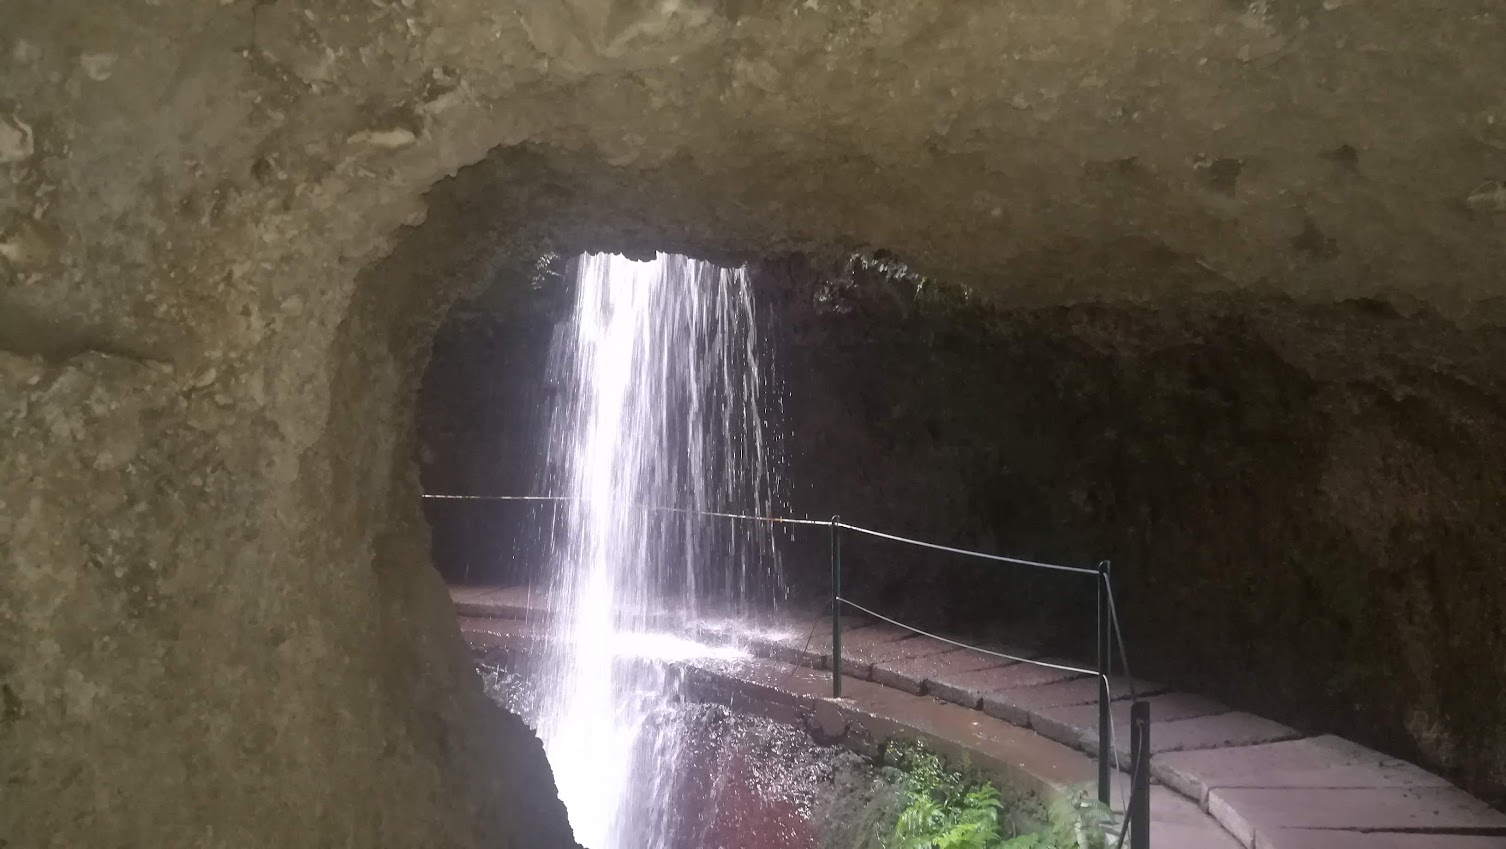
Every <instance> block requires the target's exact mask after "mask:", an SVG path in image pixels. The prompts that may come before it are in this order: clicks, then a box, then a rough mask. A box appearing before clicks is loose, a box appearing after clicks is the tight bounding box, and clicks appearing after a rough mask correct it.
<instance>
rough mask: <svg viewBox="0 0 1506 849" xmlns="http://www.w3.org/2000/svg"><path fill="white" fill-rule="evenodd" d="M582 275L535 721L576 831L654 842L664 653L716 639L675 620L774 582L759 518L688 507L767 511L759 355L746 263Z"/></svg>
mask: <svg viewBox="0 0 1506 849" xmlns="http://www.w3.org/2000/svg"><path fill="white" fill-rule="evenodd" d="M574 267H575V274H574V280H573V282H574V286H575V292H576V294H575V307H574V311H573V313H572V315H571V318H570V320H569V321H568V322H566V323H564V324H562V325H561V327H560V329H559V331H558V333H557V335H556V337H555V341H554V347H553V350H552V352H551V362H550V375H549V378H550V382H551V384H552V385H553V386H554V388H555V390H556V394H555V396H554V397H555V401H554V406H553V410H552V412H551V418H550V426H549V442H548V446H547V450H546V452H545V469H544V478H545V487H546V491H547V492H549V493H551V494H556V495H563V496H568V497H570V498H571V499H573V500H570V501H567V502H563V503H562V504H561V507H560V509H559V510H558V511H557V512H556V526H555V527H554V529H553V532H552V537H551V541H550V545H551V552H550V555H549V564H548V568H549V574H550V580H549V594H550V595H549V599H550V602H549V604H550V607H551V608H553V609H554V610H555V611H556V612H555V614H554V616H553V617H552V618H551V619H550V628H549V631H550V636H551V639H550V640H549V642H548V645H547V648H546V653H545V657H544V663H543V664H541V671H542V678H541V680H540V682H539V683H540V691H539V694H538V698H539V705H538V714H537V717H538V718H537V722H538V726H539V733H540V736H541V737H542V738H543V740H544V747H545V750H546V751H547V753H548V756H549V761H550V763H551V765H552V766H553V767H554V771H555V778H556V781H557V782H558V784H559V789H560V795H561V797H562V798H563V800H564V802H565V806H566V808H567V809H568V811H569V814H570V821H571V825H572V826H573V827H574V829H575V833H576V839H577V840H578V841H579V842H580V843H581V844H582V845H583V846H585V847H586V849H663V847H666V845H667V843H666V841H667V840H668V838H667V834H668V833H669V831H670V830H671V829H670V824H669V823H668V822H667V820H666V817H667V816H668V814H669V812H668V811H660V810H655V808H656V807H659V808H662V807H664V805H663V804H662V802H663V800H664V799H666V798H669V793H670V790H671V788H672V785H673V782H674V781H675V780H676V777H675V776H674V775H673V774H671V773H672V772H673V770H672V765H673V764H675V763H678V762H680V760H681V758H679V757H678V756H677V752H676V751H675V747H676V745H677V740H676V735H675V734H674V723H672V722H667V721H665V716H666V715H667V714H668V708H669V706H670V705H671V704H672V703H673V702H674V700H675V695H676V694H675V692H674V683H673V680H672V678H671V677H670V675H669V673H668V672H667V671H666V666H665V662H664V661H667V660H673V659H676V658H677V657H684V656H693V655H700V654H706V653H711V652H713V651H715V650H713V649H709V648H706V647H703V646H701V645H700V644H698V643H697V642H695V641H694V639H693V636H694V634H692V633H687V631H686V627H685V626H686V625H687V623H694V622H697V621H700V620H702V619H703V617H705V616H706V615H708V614H710V613H713V612H716V613H721V612H730V613H736V612H738V611H741V610H744V609H745V608H746V607H747V606H749V605H755V604H756V605H757V606H759V607H767V606H768V605H769V604H770V603H771V602H775V601H777V600H778V599H779V597H780V595H781V594H782V589H781V584H780V580H779V574H778V569H777V562H776V557H775V551H774V540H773V535H772V531H771V529H770V526H769V525H766V524H764V523H758V522H748V521H739V520H731V519H725V518H718V517H705V516H697V515H693V513H694V512H697V511H699V512H706V511H710V512H736V513H747V514H757V515H764V516H767V515H771V514H772V510H773V507H774V501H775V497H774V490H775V485H774V483H775V477H774V475H773V472H772V469H771V465H772V463H771V459H770V454H771V446H770V440H769V438H768V436H767V434H766V433H765V427H764V425H765V421H766V419H767V418H768V416H769V410H770V409H771V407H770V404H771V401H772V394H771V392H770V391H769V388H768V386H767V385H766V380H767V374H766V373H767V371H768V367H767V364H768V362H769V358H768V357H767V356H766V355H765V354H764V353H763V352H762V351H760V349H759V344H758V339H759V333H758V324H759V322H758V312H757V310H756V309H755V304H754V300H753V292H752V290H751V287H750V286H749V283H748V278H747V275H746V273H745V272H743V271H742V270H740V269H739V270H731V269H724V268H718V267H716V266H712V265H709V264H707V263H703V262H699V261H695V260H690V259H686V258H685V257H680V256H672V255H665V254H660V255H658V257H657V258H656V259H654V260H651V261H648V262H635V261H631V260H628V259H624V258H622V257H620V256H613V255H605V254H590V255H585V256H582V257H580V258H579V259H578V260H577V261H576V262H575V263H574ZM664 508H670V509H664ZM682 511H686V512H682ZM720 651H729V650H727V649H721V650H720ZM645 789H647V790H649V791H650V792H647V793H645V792H643V791H644V790H645ZM661 791H662V792H661ZM656 800H658V802H659V803H660V804H658V805H657V806H656V804H655V802H656Z"/></svg>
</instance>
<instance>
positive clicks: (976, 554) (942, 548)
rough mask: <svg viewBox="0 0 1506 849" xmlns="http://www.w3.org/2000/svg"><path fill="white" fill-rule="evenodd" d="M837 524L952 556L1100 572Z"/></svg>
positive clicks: (1083, 571) (1074, 570) (1085, 572)
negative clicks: (958, 555)
mask: <svg viewBox="0 0 1506 849" xmlns="http://www.w3.org/2000/svg"><path fill="white" fill-rule="evenodd" d="M836 524H837V526H838V527H841V528H846V529H847V530H849V531H857V532H858V533H860V534H867V535H869V536H873V537H879V538H880V539H888V540H894V541H895V542H903V543H908V544H910V545H918V546H921V547H922V548H933V549H936V550H937V551H945V552H948V553H950V554H961V555H965V556H967V557H981V558H983V559H984V560H996V561H998V562H1000V563H1013V564H1015V565H1017V566H1034V567H1036V568H1038V569H1054V570H1056V571H1058V572H1075V573H1078V574H1081V575H1096V574H1098V570H1096V569H1084V568H1083V567H1081V566H1060V565H1058V564H1055V563H1042V562H1040V561H1038V560H1021V559H1020V558H1018V557H1005V556H1004V555H1002V554H986V553H984V552H981V551H970V550H968V549H965V548H953V547H952V546H949V545H940V544H938V543H934V542H926V541H924V540H918V539H911V538H910V537H902V536H895V535H894V534H886V533H884V532H882V531H875V530H873V529H871V528H863V527H859V526H857V525H849V524H847V523H846V522H837V523H836Z"/></svg>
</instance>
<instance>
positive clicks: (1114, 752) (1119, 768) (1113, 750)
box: [813, 596, 1133, 810]
mask: <svg viewBox="0 0 1506 849" xmlns="http://www.w3.org/2000/svg"><path fill="white" fill-rule="evenodd" d="M837 601H839V602H841V603H842V604H845V605H847V606H848V607H851V608H853V609H854V610H861V611H862V612H864V613H866V614H868V615H869V616H872V617H874V618H875V619H881V620H883V621H885V622H888V623H889V624H890V625H894V626H896V627H899V628H904V629H905V630H906V631H911V632H913V633H916V634H919V635H921V636H923V637H930V638H931V639H933V640H937V641H939V642H943V643H946V644H947V645H951V646H956V647H957V648H960V649H967V650H969V651H975V652H978V653H979V654H986V655H989V656H990V657H998V658H1003V659H1004V660H1010V661H1014V662H1016V663H1028V664H1030V665H1032V666H1044V667H1046V668H1047V669H1056V670H1060V671H1062V672H1076V673H1078V674H1081V675H1090V676H1092V677H1094V678H1098V679H1101V680H1102V681H1103V686H1104V690H1106V691H1107V692H1108V696H1109V703H1110V704H1112V703H1113V701H1114V686H1113V684H1112V683H1110V681H1109V676H1108V675H1107V674H1106V673H1103V672H1098V671H1096V670H1093V669H1083V668H1081V667H1077V666H1066V665H1064V664H1059V663H1048V662H1047V661H1044V660H1031V659H1030V658H1025V657H1017V656H1015V655H1012V654H1005V653H1004V652H996V651H990V650H989V649H985V648H979V647H978V646H974V645H968V644H967V643H960V642H957V641H956V640H949V639H947V638H946V637H942V636H938V635H936V634H932V633H930V632H929V631H922V630H921V629H919V628H916V627H915V626H914V625H906V624H905V623H903V622H900V621H899V620H897V619H890V618H889V617H887V616H885V615H883V614H882V613H878V612H875V611H872V610H869V609H868V608H866V607H863V606H862V605H860V604H858V603H856V602H854V601H851V600H849V599H846V598H842V597H840V596H839V597H838V598H837ZM813 633H814V631H813ZM1126 674H1128V673H1126ZM1131 686H1133V685H1131ZM1114 737H1115V734H1114V723H1113V722H1110V723H1109V755H1110V756H1111V757H1112V758H1113V759H1114V771H1115V772H1123V771H1124V764H1122V763H1121V762H1120V761H1119V747H1118V745H1117V743H1116V741H1115V739H1114ZM1124 806H1125V809H1126V810H1128V809H1129V799H1128V798H1125V799H1124Z"/></svg>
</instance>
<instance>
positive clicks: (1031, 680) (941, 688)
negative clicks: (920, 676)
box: [926, 659, 1081, 708]
mask: <svg viewBox="0 0 1506 849" xmlns="http://www.w3.org/2000/svg"><path fill="white" fill-rule="evenodd" d="M1050 662H1051V663H1061V664H1064V665H1066V664H1067V661H1059V660H1055V659H1053V660H1051V661H1050ZM1078 677H1081V675H1080V673H1077V672H1067V671H1064V670H1060V669H1052V668H1050V667H1046V666H1036V665H1035V664H1032V663H1009V664H1006V665H1004V666H997V667H994V668H992V669H982V670H979V671H977V672H959V673H948V674H945V675H937V676H936V677H935V678H931V679H928V680H927V682H926V690H927V692H929V693H930V694H931V695H933V696H935V697H936V698H938V699H942V700H944V701H948V702H952V703H953V704H959V705H962V706H963V707H969V708H977V707H978V706H979V705H980V704H982V702H983V697H984V696H985V695H987V694H988V693H990V692H994V691H997V690H1010V689H1014V688H1017V687H1030V686H1034V685H1037V684H1055V683H1057V682H1059V681H1070V680H1071V679H1073V678H1078Z"/></svg>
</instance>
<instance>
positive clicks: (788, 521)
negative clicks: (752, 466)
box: [423, 493, 831, 525]
mask: <svg viewBox="0 0 1506 849" xmlns="http://www.w3.org/2000/svg"><path fill="white" fill-rule="evenodd" d="M423 497H424V498H432V499H438V500H448V501H590V500H591V499H589V498H579V497H577V496H573V495H431V494H429V493H424V495H423ZM630 506H636V507H638V508H639V509H640V510H652V511H654V512H656V513H680V514H683V515H686V516H713V517H716V518H718V519H741V520H744V521H750V522H769V523H777V524H785V525H830V524H831V522H829V521H826V520H825V519H793V518H789V517H785V516H754V515H750V514H747V513H719V512H716V511H712V510H691V509H689V508H685V507H662V506H659V505H657V504H637V505H630Z"/></svg>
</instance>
